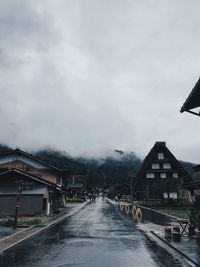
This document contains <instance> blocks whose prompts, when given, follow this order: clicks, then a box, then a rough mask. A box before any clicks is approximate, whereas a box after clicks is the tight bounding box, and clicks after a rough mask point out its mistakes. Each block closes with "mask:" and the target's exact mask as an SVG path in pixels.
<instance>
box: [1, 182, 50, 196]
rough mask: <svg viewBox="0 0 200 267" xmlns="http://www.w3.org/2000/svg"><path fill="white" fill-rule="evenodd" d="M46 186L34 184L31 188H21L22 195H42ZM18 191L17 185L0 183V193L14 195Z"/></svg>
mask: <svg viewBox="0 0 200 267" xmlns="http://www.w3.org/2000/svg"><path fill="white" fill-rule="evenodd" d="M46 190H47V187H46V186H45V185H34V188H33V189H28V190H27V189H23V190H22V192H21V194H22V195H44V194H45V193H46ZM17 193H18V188H17V185H15V184H1V187H0V195H16V194H17Z"/></svg>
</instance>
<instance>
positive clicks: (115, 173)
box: [0, 144, 194, 187]
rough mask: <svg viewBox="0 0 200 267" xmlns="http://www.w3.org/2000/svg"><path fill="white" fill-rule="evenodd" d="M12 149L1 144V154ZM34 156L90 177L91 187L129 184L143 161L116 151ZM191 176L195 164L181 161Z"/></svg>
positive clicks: (44, 151) (46, 152) (49, 151)
mask: <svg viewBox="0 0 200 267" xmlns="http://www.w3.org/2000/svg"><path fill="white" fill-rule="evenodd" d="M9 151H11V148H10V147H8V146H6V145H1V144H0V153H4V152H9ZM32 154H33V155H35V156H36V157H38V158H40V159H41V160H44V161H46V162H48V163H50V164H52V165H55V166H57V167H58V168H60V169H64V170H69V171H70V172H71V174H75V175H76V174H81V175H87V176H88V183H89V184H90V185H100V186H105V187H107V186H109V185H110V184H120V183H129V180H130V177H131V178H133V179H134V177H135V176H136V174H137V172H138V171H139V169H140V167H141V165H142V160H141V159H140V158H139V157H138V156H137V155H136V154H135V153H133V152H129V153H127V152H124V151H122V150H118V149H115V150H113V151H111V152H110V154H109V155H107V156H105V157H102V158H84V157H72V156H71V155H69V154H68V153H66V152H64V151H57V150H53V149H42V150H39V151H36V152H32ZM180 163H181V164H182V166H183V167H184V168H185V169H186V171H187V172H188V173H189V174H190V175H191V174H192V173H193V169H192V168H193V167H194V164H193V163H190V162H183V161H180Z"/></svg>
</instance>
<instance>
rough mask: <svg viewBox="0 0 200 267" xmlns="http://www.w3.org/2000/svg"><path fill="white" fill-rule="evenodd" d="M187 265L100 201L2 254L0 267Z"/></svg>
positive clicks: (105, 202) (108, 203) (126, 218)
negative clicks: (182, 263)
mask: <svg viewBox="0 0 200 267" xmlns="http://www.w3.org/2000/svg"><path fill="white" fill-rule="evenodd" d="M11 266H12V267H104V266H105V267H122V266H123V267H131V266H134V267H144V266H145V267H151V266H161V267H162V266H167V267H168V266H170V267H174V266H176V267H177V266H184V265H181V264H180V263H179V262H178V261H177V260H176V259H174V258H173V257H172V256H171V255H170V254H169V253H167V252H166V251H165V250H163V249H162V248H161V247H159V246H158V245H156V243H152V242H151V241H149V240H148V239H147V238H146V236H145V235H144V234H143V233H142V232H141V231H140V230H139V229H138V228H137V227H136V225H135V224H134V222H133V221H132V220H131V219H130V218H128V217H127V216H124V215H123V214H121V213H120V212H118V211H117V210H116V208H115V206H114V205H112V204H111V203H110V202H109V201H108V200H101V199H100V198H98V199H97V200H96V202H95V203H89V204H88V205H86V206H85V207H84V208H83V209H82V210H81V211H80V212H78V213H76V214H74V215H73V216H72V217H70V218H68V219H66V220H65V221H64V222H62V223H60V224H59V225H57V226H55V227H54V228H52V229H50V230H48V231H46V232H45V233H43V234H42V235H41V234H40V235H39V236H37V237H34V238H33V239H32V240H29V241H26V242H24V243H23V244H20V245H17V246H16V247H15V248H12V249H10V250H9V251H8V252H5V253H3V254H1V255H0V267H11Z"/></svg>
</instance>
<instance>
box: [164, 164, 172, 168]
mask: <svg viewBox="0 0 200 267" xmlns="http://www.w3.org/2000/svg"><path fill="white" fill-rule="evenodd" d="M163 169H171V164H170V163H164V164H163Z"/></svg>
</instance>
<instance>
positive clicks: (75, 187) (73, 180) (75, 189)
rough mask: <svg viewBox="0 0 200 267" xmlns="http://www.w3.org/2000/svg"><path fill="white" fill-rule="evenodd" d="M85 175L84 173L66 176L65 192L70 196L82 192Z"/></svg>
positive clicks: (84, 187) (84, 186)
mask: <svg viewBox="0 0 200 267" xmlns="http://www.w3.org/2000/svg"><path fill="white" fill-rule="evenodd" d="M86 182H87V177H86V176H85V175H72V176H71V177H69V178H68V182H67V185H66V189H67V193H68V196H69V197H70V198H72V197H74V196H79V195H81V194H83V192H84V191H85V190H86Z"/></svg>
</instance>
